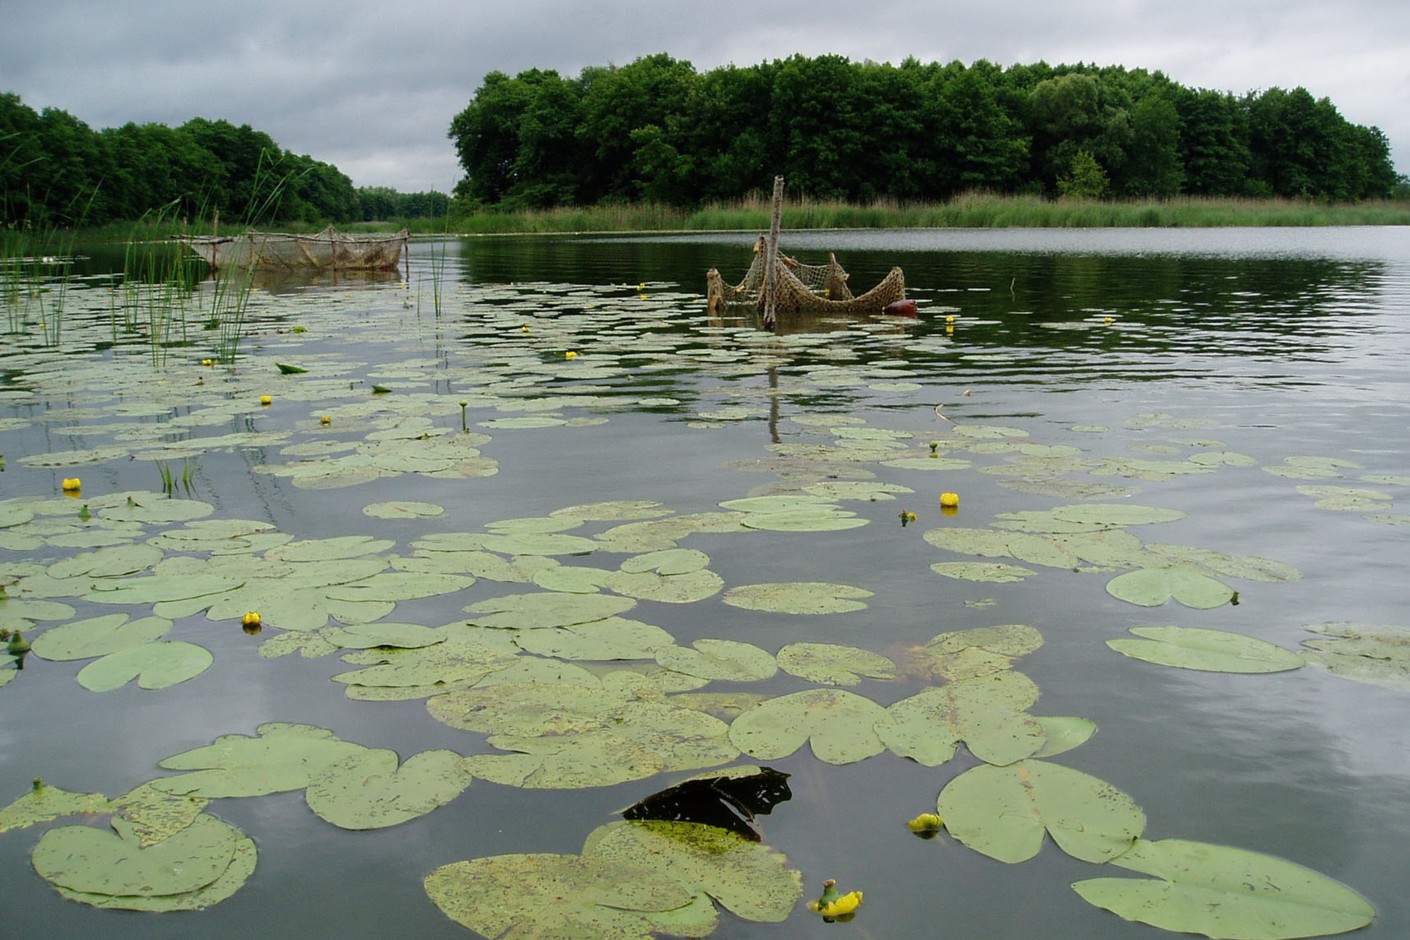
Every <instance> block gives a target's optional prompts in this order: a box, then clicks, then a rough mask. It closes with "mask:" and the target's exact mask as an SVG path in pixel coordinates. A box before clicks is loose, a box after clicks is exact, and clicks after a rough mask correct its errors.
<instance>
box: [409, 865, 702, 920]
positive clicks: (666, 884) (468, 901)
mask: <svg viewBox="0 0 1410 940" xmlns="http://www.w3.org/2000/svg"><path fill="white" fill-rule="evenodd" d="M423 885H424V887H425V889H426V894H427V895H428V896H429V897H430V898H431V900H432V901H433V902H435V905H436V906H437V907H439V908H440V909H441V913H443V914H445V915H446V916H447V917H449V918H450V919H451V920H453V921H455V922H456V923H458V924H460V925H461V926H463V927H468V928H470V929H471V930H473V931H475V932H476V933H478V934H480V935H481V936H484V937H515V938H520V940H555V938H563V937H610V938H623V940H625V938H641V937H647V936H650V935H651V934H652V933H653V932H654V929H655V927H656V926H657V924H656V922H655V921H653V920H652V918H651V916H650V915H651V913H653V912H655V913H662V914H665V913H668V912H671V911H676V910H680V909H683V908H686V907H688V906H689V905H690V904H691V902H692V901H693V900H694V899H695V895H694V894H693V893H692V892H691V890H690V889H689V888H687V887H686V886H685V885H683V884H682V883H681V882H680V881H678V880H676V879H674V878H672V877H670V875H669V873H666V872H662V871H659V870H654V869H650V868H644V867H642V866H639V865H633V864H628V863H624V862H617V861H614V860H612V859H610V858H596V857H593V858H584V857H582V856H578V855H548V854H527V855H497V856H492V857H490V858H478V859H471V860H469V861H464V862H454V863H452V864H450V865H443V866H441V867H440V868H437V869H436V870H435V871H433V872H431V873H430V874H429V875H427V876H426V878H425V881H424V883H423ZM714 914H715V912H714V909H713V907H712V908H711V909H710V915H711V918H710V920H709V922H708V925H707V929H705V930H704V931H703V932H699V931H695V932H689V933H684V934H682V935H683V936H696V937H701V936H706V935H708V934H709V932H710V930H712V929H713V928H714Z"/></svg>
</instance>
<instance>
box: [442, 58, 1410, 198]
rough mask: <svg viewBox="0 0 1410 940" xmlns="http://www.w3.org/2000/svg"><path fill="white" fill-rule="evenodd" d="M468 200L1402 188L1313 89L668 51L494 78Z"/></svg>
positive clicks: (1119, 71)
mask: <svg viewBox="0 0 1410 940" xmlns="http://www.w3.org/2000/svg"><path fill="white" fill-rule="evenodd" d="M450 137H451V139H452V140H453V141H454V143H455V148H456V152H457V154H458V156H459V159H460V163H461V166H462V167H463V168H464V171H465V177H464V178H463V179H462V180H461V182H460V183H459V184H458V185H457V187H456V192H455V194H456V196H457V198H458V199H459V200H463V201H464V202H466V203H468V204H469V205H471V206H485V207H496V208H502V209H518V208H544V207H552V206H573V205H589V204H596V203H601V202H610V201H638V200H649V201H656V202H662V203H667V204H672V205H680V206H695V205H700V204H704V203H709V202H714V201H720V202H727V201H732V200H737V199H740V198H741V197H745V196H747V195H749V194H751V193H756V192H758V191H759V190H760V188H761V187H763V186H766V185H767V184H768V181H769V180H772V178H773V177H774V175H775V174H779V173H781V174H783V175H784V176H786V177H787V179H788V183H789V188H790V190H791V191H792V192H793V193H795V194H803V195H807V196H810V197H814V198H818V199H836V200H846V201H857V202H866V201H873V200H877V199H890V200H895V201H899V202H909V201H939V200H944V199H947V198H949V197H952V196H954V195H957V194H959V193H962V192H966V191H986V192H993V193H1003V194H1043V195H1048V196H1057V195H1074V196H1084V197H1090V198H1104V197H1118V198H1144V197H1157V198H1160V197H1171V196H1177V195H1191V196H1213V197H1268V196H1278V197H1286V198H1296V199H1313V200H1327V201H1350V200H1361V199H1368V198H1384V197H1388V196H1390V195H1391V194H1392V191H1393V190H1394V189H1395V187H1396V185H1397V182H1399V178H1398V177H1397V174H1396V172H1395V170H1394V168H1393V166H1392V164H1391V160H1390V147H1389V143H1388V142H1387V140H1386V137H1385V135H1384V134H1383V133H1382V132H1381V131H1380V130H1379V129H1378V128H1375V127H1365V126H1361V125H1357V124H1353V123H1351V122H1349V121H1347V120H1346V119H1345V118H1344V117H1342V115H1341V114H1340V113H1338V111H1337V109H1336V107H1335V106H1334V105H1333V104H1332V102H1331V101H1329V100H1328V99H1326V98H1321V99H1317V98H1314V97H1313V96H1312V95H1311V94H1310V93H1309V92H1308V91H1307V90H1306V89H1304V88H1300V87H1299V88H1295V89H1293V90H1291V91H1287V90H1284V89H1281V88H1270V89H1267V90H1265V91H1261V92H1249V93H1247V94H1244V95H1239V96H1236V95H1234V94H1232V93H1229V92H1221V91H1213V90H1209V89H1200V88H1186V87H1183V86H1181V85H1180V84H1178V83H1176V82H1174V81H1172V80H1170V79H1169V78H1167V77H1166V76H1165V75H1163V74H1162V73H1160V72H1148V71H1146V70H1144V69H1127V68H1125V67H1122V66H1107V67H1097V66H1095V65H1081V64H1079V65H1058V66H1050V65H1047V64H1045V63H1041V62H1040V63H1038V64H1036V65H1014V66H1010V67H1007V68H1001V67H999V66H997V65H994V64H993V63H990V62H987V61H983V60H980V61H977V62H975V63H973V64H971V65H965V64H962V63H959V62H951V63H949V64H946V65H941V64H938V63H922V62H919V61H917V60H916V59H914V58H911V59H907V60H906V61H904V62H902V63H901V64H900V65H891V64H886V63H880V64H878V63H874V62H852V61H850V60H848V59H847V58H845V57H842V56H836V55H824V56H817V57H811V58H810V57H805V56H802V55H794V56H791V57H789V58H787V59H781V60H775V61H770V62H766V63H762V64H759V65H750V66H735V65H729V66H724V67H721V68H716V69H711V70H709V71H706V72H697V71H696V70H695V68H694V67H693V66H692V65H691V64H690V63H689V62H686V61H682V60H679V59H675V58H672V57H671V56H669V55H666V54H664V53H662V54H657V55H651V56H646V57H644V58H640V59H637V60H636V61H634V62H632V63H631V64H629V65H624V66H620V67H619V66H596V67H589V68H585V69H583V70H582V72H581V73H580V74H579V75H578V76H577V77H576V78H565V77H563V76H561V75H559V74H558V73H557V72H555V71H551V70H543V69H530V70H527V71H523V72H520V73H519V74H518V75H516V76H514V77H510V76H509V75H507V74H505V73H503V72H498V71H496V72H490V73H489V74H488V75H486V76H485V78H484V81H483V83H482V84H481V86H480V87H479V88H478V89H477V90H476V91H475V94H474V96H473V97H472V98H471V100H470V102H469V104H468V105H467V106H466V108H465V109H464V110H463V111H461V112H460V113H459V114H458V115H456V116H455V118H454V119H453V120H452V122H451V126H450Z"/></svg>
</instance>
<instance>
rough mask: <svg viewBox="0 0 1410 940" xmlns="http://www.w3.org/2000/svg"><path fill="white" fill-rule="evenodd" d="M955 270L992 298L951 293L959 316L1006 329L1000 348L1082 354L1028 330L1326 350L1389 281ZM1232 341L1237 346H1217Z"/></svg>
mask: <svg viewBox="0 0 1410 940" xmlns="http://www.w3.org/2000/svg"><path fill="white" fill-rule="evenodd" d="M952 263H953V265H954V267H955V274H957V275H958V280H960V281H961V282H968V283H970V284H974V283H975V282H978V283H979V284H981V285H983V286H986V287H989V288H990V290H989V292H988V293H986V294H973V293H962V294H959V295H958V296H959V297H960V298H961V302H962V304H963V306H964V309H965V313H966V314H967V315H970V316H975V315H978V316H994V317H999V318H1003V320H1002V324H1001V325H999V326H997V327H995V328H994V329H995V332H996V333H998V334H1000V335H1002V336H1003V338H1004V340H1005V341H1007V342H1016V343H1019V344H1022V345H1044V346H1072V345H1086V344H1088V343H1089V342H1090V340H1089V339H1088V338H1085V337H1086V334H1083V333H1074V332H1064V331H1059V330H1052V329H1033V328H1032V327H1033V326H1035V325H1039V324H1043V323H1052V322H1065V321H1073V320H1082V319H1085V318H1090V317H1100V316H1103V315H1111V316H1115V317H1119V318H1120V321H1121V323H1122V325H1123V326H1128V327H1129V326H1130V325H1132V324H1140V325H1145V326H1150V327H1153V328H1156V329H1153V330H1152V331H1149V332H1144V333H1140V334H1136V333H1133V332H1131V331H1129V330H1127V331H1125V332H1123V333H1122V334H1120V337H1119V344H1120V345H1121V346H1122V347H1124V348H1130V347H1131V345H1132V344H1133V343H1139V345H1140V346H1141V347H1143V348H1147V349H1150V350H1152V351H1163V350H1168V349H1182V348H1188V347H1191V346H1198V347H1199V349H1200V351H1201V352H1204V353H1215V354H1217V353H1221V352H1224V353H1232V354H1236V355H1248V354H1258V353H1263V352H1269V353H1272V352H1276V353H1277V354H1279V355H1282V356H1287V355H1305V354H1309V353H1313V352H1317V351H1320V350H1323V349H1325V348H1326V347H1327V341H1328V340H1330V339H1331V338H1333V337H1335V336H1338V335H1341V334H1344V333H1345V331H1346V330H1347V329H1348V326H1349V325H1348V323H1347V320H1346V318H1347V317H1348V316H1353V317H1358V318H1363V317H1366V316H1368V315H1371V314H1374V313H1376V312H1377V309H1378V307H1379V306H1380V302H1381V296H1380V286H1381V283H1382V280H1383V278H1384V277H1385V274H1386V265H1385V264H1384V263H1383V262H1380V261H1344V260H1336V259H1324V258H1288V259H1270V258H1239V259H1226V258H1212V257H1194V256H1174V255H1159V256H1111V255H1057V254H1054V255H1012V254H1008V255H1005V254H969V255H964V256H956V257H954V258H953V259H952ZM999 281H1003V284H1002V285H1000V284H998V282H999ZM1016 313H1023V314H1025V316H1024V317H1023V319H1021V320H1015V319H1014V318H1013V316H1012V315H1013V314H1016ZM1367 325H1369V324H1367ZM1160 328H1165V329H1160ZM1232 334H1237V342H1236V343H1233V342H1230V343H1224V342H1221V339H1224V338H1230V337H1231V336H1232ZM1104 345H1107V343H1106V342H1105V341H1104Z"/></svg>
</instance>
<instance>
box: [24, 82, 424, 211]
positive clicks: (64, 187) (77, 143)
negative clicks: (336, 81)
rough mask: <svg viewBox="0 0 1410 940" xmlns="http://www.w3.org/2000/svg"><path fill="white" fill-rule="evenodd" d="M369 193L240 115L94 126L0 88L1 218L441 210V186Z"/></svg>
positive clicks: (334, 168) (336, 171)
mask: <svg viewBox="0 0 1410 940" xmlns="http://www.w3.org/2000/svg"><path fill="white" fill-rule="evenodd" d="M437 196H439V200H438V199H437V198H436V197H437ZM369 203H370V204H374V205H381V203H376V202H375V201H374V200H373V199H372V198H371V197H368V198H366V199H365V198H364V197H363V196H362V194H361V193H360V192H358V191H355V190H354V189H353V186H352V181H351V180H350V179H348V177H347V176H345V175H343V174H342V173H341V172H339V171H338V169H337V167H334V166H332V165H331V164H328V163H323V162H321V161H318V160H314V159H313V158H311V157H308V156H300V155H296V154H293V153H290V152H288V151H285V150H283V149H281V148H280V147H279V145H278V144H276V143H275V142H274V140H273V139H272V138H270V136H269V135H268V134H265V133H263V132H261V131H256V130H254V129H253V128H251V127H250V126H249V125H248V124H242V125H239V126H236V125H234V124H231V123H230V122H228V121H224V120H214V121H212V120H208V119H206V118H192V119H191V120H189V121H187V122H186V123H185V124H182V125H181V126H180V127H176V128H172V127H167V126H165V125H162V124H132V123H128V124H124V125H123V126H122V127H117V128H105V129H103V130H97V131H95V130H93V129H92V128H90V127H89V126H88V125H86V124H84V123H83V122H82V121H80V120H78V119H77V118H75V117H73V116H72V115H70V114H68V113H67V112H65V111H61V110H58V109H55V108H45V109H44V110H43V111H41V112H39V113H36V112H35V111H34V110H33V109H32V108H30V107H29V106H27V105H26V104H25V103H24V102H23V100H21V98H20V97H19V96H18V95H15V94H9V93H6V94H0V223H6V224H15V223H25V222H28V223H29V224H31V225H36V224H44V225H58V226H61V227H71V226H74V225H79V224H82V225H103V224H106V223H110V222H114V221H119V220H132V219H139V218H144V217H146V216H147V215H148V214H149V213H152V212H155V211H158V210H159V209H161V210H162V212H163V214H164V216H165V217H166V220H167V221H175V220H177V219H187V220H196V219H202V218H206V217H209V216H211V215H212V214H213V213H217V212H218V213H220V215H221V216H222V217H223V219H224V220H226V221H228V222H230V223H232V224H255V223H258V224H269V223H271V222H303V223H308V224H319V223H322V222H326V221H334V222H344V221H350V220H357V219H374V218H390V217H392V216H393V215H411V214H422V213H424V214H432V213H439V214H442V215H443V214H444V211H445V208H446V206H447V203H448V197H445V196H442V195H440V194H436V193H418V194H411V195H410V196H407V197H404V198H397V199H394V200H393V201H392V209H393V210H394V211H393V212H392V213H391V214H385V215H384V214H380V213H379V212H370V211H369ZM164 207H165V208H164ZM168 208H169V209H170V210H171V211H167V209H168Z"/></svg>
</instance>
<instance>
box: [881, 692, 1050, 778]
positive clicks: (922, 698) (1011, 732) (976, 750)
mask: <svg viewBox="0 0 1410 940" xmlns="http://www.w3.org/2000/svg"><path fill="white" fill-rule="evenodd" d="M1036 701H1038V687H1037V686H1036V685H1034V684H1033V682H1032V680H1030V679H1029V678H1028V677H1027V676H1024V675H1022V674H1020V673H1017V672H999V673H994V674H992V675H987V676H979V677H976V678H973V679H963V680H961V681H959V682H951V683H949V684H947V685H943V686H937V687H934V688H929V689H925V690H923V691H921V692H918V693H916V694H915V695H912V696H911V697H909V698H905V699H902V700H901V701H899V702H896V703H895V704H893V705H891V706H890V707H889V708H887V709H886V717H885V718H882V719H881V720H880V721H878V722H877V724H876V733H877V734H878V735H879V736H880V738H881V740H882V741H883V742H884V743H885V744H886V746H887V747H888V748H890V749H891V751H892V752H894V753H896V754H898V755H900V756H901V757H909V758H910V759H911V760H914V761H916V762H917V763H919V764H923V765H925V766H927V767H935V766H937V765H939V764H943V763H945V762H946V761H948V760H949V759H950V758H952V757H953V756H954V755H955V749H956V748H957V746H958V745H959V743H960V742H961V741H963V742H964V743H965V744H966V745H967V746H968V747H969V750H970V752H971V753H972V754H974V756H975V757H978V758H979V759H980V760H982V761H985V762H986V763H990V764H998V765H1004V764H1012V763H1013V762H1014V761H1018V760H1022V759H1023V758H1025V757H1031V756H1032V755H1033V754H1035V753H1036V752H1037V751H1038V750H1039V749H1041V748H1042V747H1043V746H1044V744H1045V743H1046V741H1047V735H1046V732H1045V731H1044V729H1043V726H1042V725H1041V724H1039V723H1038V721H1037V720H1036V719H1035V718H1033V717H1032V716H1031V715H1029V714H1027V709H1028V708H1029V706H1031V705H1032V704H1033V703H1034V702H1036Z"/></svg>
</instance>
